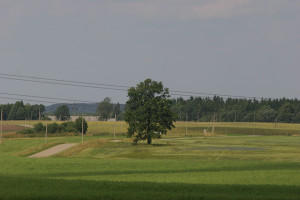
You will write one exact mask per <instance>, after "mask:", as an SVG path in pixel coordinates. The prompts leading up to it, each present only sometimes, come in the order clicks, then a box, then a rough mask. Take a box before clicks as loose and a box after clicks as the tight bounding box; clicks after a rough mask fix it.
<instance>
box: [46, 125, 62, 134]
mask: <svg viewBox="0 0 300 200" xmlns="http://www.w3.org/2000/svg"><path fill="white" fill-rule="evenodd" d="M59 132H60V126H59V125H58V124H57V123H53V124H48V133H59Z"/></svg>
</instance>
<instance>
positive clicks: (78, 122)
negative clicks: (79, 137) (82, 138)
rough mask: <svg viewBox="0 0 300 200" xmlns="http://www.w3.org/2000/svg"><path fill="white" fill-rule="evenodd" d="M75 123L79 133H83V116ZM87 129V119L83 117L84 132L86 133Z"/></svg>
mask: <svg viewBox="0 0 300 200" xmlns="http://www.w3.org/2000/svg"><path fill="white" fill-rule="evenodd" d="M74 124H75V128H76V130H77V131H78V132H79V133H81V131H82V117H79V118H77V119H76V121H75V123H74ZM87 129H88V124H87V122H86V121H85V119H84V118H83V134H86V132H87Z"/></svg>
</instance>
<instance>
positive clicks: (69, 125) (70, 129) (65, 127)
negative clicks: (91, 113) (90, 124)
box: [60, 122, 78, 133]
mask: <svg viewBox="0 0 300 200" xmlns="http://www.w3.org/2000/svg"><path fill="white" fill-rule="evenodd" d="M60 131H61V132H67V133H77V132H78V131H77V129H76V128H75V124H74V122H64V123H62V124H61V125H60Z"/></svg>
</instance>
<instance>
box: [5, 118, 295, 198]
mask: <svg viewBox="0 0 300 200" xmlns="http://www.w3.org/2000/svg"><path fill="white" fill-rule="evenodd" d="M6 123H9V124H10V125H20V124H24V123H25V122H23V123H22V122H20V121H11V122H5V123H4V124H6ZM26 123H27V124H26V125H32V124H29V122H26ZM44 123H45V122H44ZM176 126H177V128H176V129H174V130H172V132H169V133H168V134H167V135H166V136H163V138H162V139H160V140H153V145H146V144H145V143H143V142H142V143H140V144H138V145H132V140H131V139H129V138H126V136H125V132H126V125H125V123H124V122H89V131H88V133H87V135H86V136H85V137H84V142H81V137H79V136H75V135H73V136H60V137H56V136H50V137H49V138H48V139H47V143H45V140H44V138H43V137H33V138H32V137H27V136H26V137H21V136H20V135H19V136H18V137H16V138H14V137H12V135H13V133H12V132H9V133H7V132H6V133H5V134H8V135H6V136H5V134H4V136H5V137H4V139H3V143H2V145H1V146H0V160H1V164H0V178H1V179H0V180H1V181H0V199H299V198H300V182H299V179H300V156H299V155H300V148H299V147H300V136H299V130H300V126H299V125H298V124H277V125H276V126H275V125H274V124H270V123H269V124H268V123H255V124H253V123H216V124H215V134H214V135H211V127H212V124H211V123H196V122H188V123H186V122H177V123H176ZM204 129H207V130H208V135H209V136H206V135H203V130H204ZM114 132H115V133H116V140H114V139H113V133H114ZM61 143H78V145H76V146H75V147H74V148H71V149H69V150H67V151H64V152H62V153H60V154H57V155H54V156H52V157H49V158H39V159H34V158H28V157H27V156H28V155H31V154H33V153H36V152H38V151H41V150H43V149H46V148H49V147H51V146H54V145H56V144H61Z"/></svg>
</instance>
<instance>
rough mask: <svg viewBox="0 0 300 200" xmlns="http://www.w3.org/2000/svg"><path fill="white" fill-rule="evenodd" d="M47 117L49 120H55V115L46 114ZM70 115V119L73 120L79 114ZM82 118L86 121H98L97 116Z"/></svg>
mask: <svg viewBox="0 0 300 200" xmlns="http://www.w3.org/2000/svg"><path fill="white" fill-rule="evenodd" d="M48 117H49V118H50V119H51V121H57V120H56V117H55V116H48ZM70 117H71V121H75V120H76V119H78V118H79V117H81V116H70ZM83 118H84V119H85V121H88V122H95V121H98V116H83Z"/></svg>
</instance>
